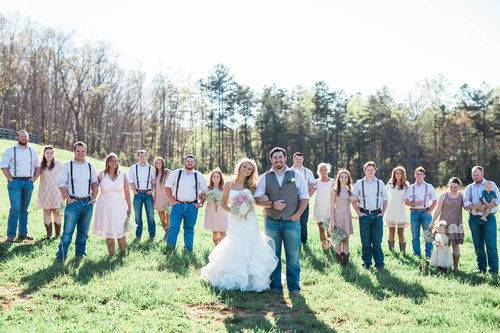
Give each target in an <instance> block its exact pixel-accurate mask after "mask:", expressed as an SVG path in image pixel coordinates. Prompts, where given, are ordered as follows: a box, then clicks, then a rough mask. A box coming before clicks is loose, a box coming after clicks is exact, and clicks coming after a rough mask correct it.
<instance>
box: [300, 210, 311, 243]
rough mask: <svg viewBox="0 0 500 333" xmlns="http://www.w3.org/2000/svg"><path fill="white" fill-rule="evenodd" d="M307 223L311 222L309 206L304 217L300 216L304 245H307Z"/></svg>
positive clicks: (301, 237)
mask: <svg viewBox="0 0 500 333" xmlns="http://www.w3.org/2000/svg"><path fill="white" fill-rule="evenodd" d="M307 221H309V205H307V207H306V209H304V212H303V213H302V215H300V241H301V242H302V243H303V244H306V243H307Z"/></svg>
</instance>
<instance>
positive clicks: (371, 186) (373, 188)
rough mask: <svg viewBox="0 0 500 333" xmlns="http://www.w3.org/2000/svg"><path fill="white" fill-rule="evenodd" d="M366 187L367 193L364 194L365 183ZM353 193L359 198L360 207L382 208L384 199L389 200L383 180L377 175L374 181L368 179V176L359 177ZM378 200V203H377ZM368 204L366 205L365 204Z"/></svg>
mask: <svg viewBox="0 0 500 333" xmlns="http://www.w3.org/2000/svg"><path fill="white" fill-rule="evenodd" d="M363 182H364V187H365V195H364V196H363V184H362V183H363ZM377 183H378V196H377ZM352 195H353V196H354V197H357V198H358V199H359V203H358V207H361V208H363V209H366V210H377V209H380V208H382V205H383V204H384V201H387V200H389V197H388V195H387V190H386V188H385V184H384V182H383V181H381V180H380V179H378V178H377V177H375V178H373V180H372V181H368V179H366V177H364V178H363V179H358V180H357V181H356V184H354V188H353V190H352ZM377 200H378V205H377ZM365 204H366V206H365Z"/></svg>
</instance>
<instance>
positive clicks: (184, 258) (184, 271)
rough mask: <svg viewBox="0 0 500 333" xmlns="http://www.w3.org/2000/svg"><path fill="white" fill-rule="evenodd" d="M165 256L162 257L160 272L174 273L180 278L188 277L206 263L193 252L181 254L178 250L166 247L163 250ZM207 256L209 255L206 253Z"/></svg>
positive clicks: (159, 265)
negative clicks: (191, 271)
mask: <svg viewBox="0 0 500 333" xmlns="http://www.w3.org/2000/svg"><path fill="white" fill-rule="evenodd" d="M162 252H163V254H164V256H161V261H160V262H159V263H158V270H160V271H165V270H166V271H169V272H174V273H175V274H177V275H179V276H186V275H188V274H189V271H190V270H193V269H194V270H199V269H200V268H201V267H202V266H203V265H204V262H206V261H201V260H200V258H198V256H197V255H196V254H195V253H193V252H187V251H184V250H181V251H180V253H179V252H177V250H176V249H172V248H168V247H165V248H164V249H163V250H162ZM205 255H207V257H208V254H207V253H205Z"/></svg>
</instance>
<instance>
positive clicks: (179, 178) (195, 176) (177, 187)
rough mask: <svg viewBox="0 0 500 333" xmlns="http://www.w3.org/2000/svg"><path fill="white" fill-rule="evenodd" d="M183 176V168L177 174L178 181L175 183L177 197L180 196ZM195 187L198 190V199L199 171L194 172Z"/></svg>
mask: <svg viewBox="0 0 500 333" xmlns="http://www.w3.org/2000/svg"><path fill="white" fill-rule="evenodd" d="M181 176H182V170H179V174H178V175H177V183H176V184H175V199H176V200H177V199H178V198H179V184H180V180H181ZM194 188H195V191H196V199H195V201H198V172H196V171H195V172H194Z"/></svg>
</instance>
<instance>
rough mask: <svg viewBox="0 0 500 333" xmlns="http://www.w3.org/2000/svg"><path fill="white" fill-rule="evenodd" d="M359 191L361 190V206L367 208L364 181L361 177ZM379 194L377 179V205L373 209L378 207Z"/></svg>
mask: <svg viewBox="0 0 500 333" xmlns="http://www.w3.org/2000/svg"><path fill="white" fill-rule="evenodd" d="M361 191H362V192H363V208H364V209H366V210H368V209H367V208H366V196H365V181H364V180H363V179H362V180H361ZM379 196H380V182H379V181H378V179H377V205H376V207H375V209H378V202H379V201H378V200H379Z"/></svg>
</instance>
